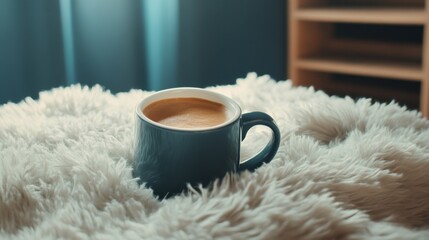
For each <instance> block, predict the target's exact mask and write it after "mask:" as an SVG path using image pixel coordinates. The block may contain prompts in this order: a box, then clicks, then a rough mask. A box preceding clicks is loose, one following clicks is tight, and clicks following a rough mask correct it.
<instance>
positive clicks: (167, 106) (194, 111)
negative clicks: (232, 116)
mask: <svg viewBox="0 0 429 240" xmlns="http://www.w3.org/2000/svg"><path fill="white" fill-rule="evenodd" d="M142 111H143V114H144V115H146V116H147V117H148V118H149V119H151V120H152V121H154V122H157V123H160V124H162V125H166V126H170V127H177V128H185V129H193V128H206V127H213V126H216V125H220V124H222V123H224V122H225V121H226V120H227V119H228V112H227V109H226V107H225V106H224V105H223V104H221V103H217V102H212V101H209V100H206V99H202V98H167V99H163V100H159V101H156V102H153V103H151V104H149V105H148V106H147V107H145V108H144V109H142Z"/></svg>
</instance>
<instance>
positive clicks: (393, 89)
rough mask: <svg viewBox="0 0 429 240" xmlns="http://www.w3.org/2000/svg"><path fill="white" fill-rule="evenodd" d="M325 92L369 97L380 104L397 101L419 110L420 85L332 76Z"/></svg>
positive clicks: (385, 79)
mask: <svg viewBox="0 0 429 240" xmlns="http://www.w3.org/2000/svg"><path fill="white" fill-rule="evenodd" d="M329 76H330V77H329V81H330V84H329V85H328V86H326V87H325V89H324V90H325V91H326V92H327V93H329V94H332V95H341V94H342V95H348V96H351V97H354V98H359V97H369V98H372V99H373V100H374V101H378V102H390V101H392V100H395V101H396V102H398V103H399V104H401V105H406V106H407V107H408V108H411V109H419V100H420V99H419V93H420V83H419V82H412V81H396V80H394V79H388V78H362V77H359V76H351V75H345V74H330V75H329Z"/></svg>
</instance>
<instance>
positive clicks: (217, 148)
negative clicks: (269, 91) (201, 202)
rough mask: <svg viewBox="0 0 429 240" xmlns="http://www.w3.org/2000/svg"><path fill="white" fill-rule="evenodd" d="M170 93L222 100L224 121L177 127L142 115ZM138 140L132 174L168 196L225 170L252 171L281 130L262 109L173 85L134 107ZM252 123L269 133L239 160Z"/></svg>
mask: <svg viewBox="0 0 429 240" xmlns="http://www.w3.org/2000/svg"><path fill="white" fill-rule="evenodd" d="M168 98H201V99H205V100H209V101H212V102H217V103H221V104H223V105H224V106H225V108H226V110H227V111H228V118H227V120H226V121H225V122H224V123H222V124H220V125H217V126H213V127H207V128H196V129H194V128H192V129H187V128H186V129H185V128H176V127H170V126H166V125H163V124H160V123H158V122H155V121H152V120H151V119H149V118H148V117H147V116H145V115H144V114H143V109H144V108H145V107H146V106H148V105H149V104H151V103H153V102H156V101H159V100H163V99H168ZM136 115H137V117H136V128H135V130H136V139H135V145H134V165H133V176H134V177H136V178H139V184H142V183H145V184H146V186H147V187H150V188H152V189H153V191H154V194H155V195H156V196H158V197H161V198H165V197H166V198H168V197H171V196H174V195H176V194H178V193H181V192H182V191H183V190H186V188H187V186H186V185H187V184H188V183H189V184H191V185H193V186H196V185H198V184H202V185H203V186H207V185H208V184H209V183H210V182H212V181H213V180H215V179H217V178H222V177H223V176H224V175H225V174H226V173H228V172H239V171H242V170H250V171H252V170H254V169H256V168H258V167H259V166H261V165H262V164H263V163H268V162H269V161H271V159H272V158H273V157H274V155H275V154H276V152H277V150H278V147H279V143H280V131H279V129H278V127H277V125H276V123H275V122H274V120H273V119H272V118H271V117H270V116H269V115H267V114H266V113H263V112H250V113H244V114H242V113H241V109H240V107H239V105H238V104H237V103H236V102H235V101H234V100H232V99H230V98H228V97H226V96H224V95H222V94H219V93H215V92H212V91H209V90H205V89H200V88H172V89H167V90H163V91H159V92H157V93H154V94H152V95H151V96H149V97H147V98H145V99H143V100H142V101H141V102H140V103H139V104H138V105H137V107H136ZM256 125H265V126H267V127H269V128H270V129H271V130H272V132H273V134H272V136H271V139H270V141H269V142H268V143H267V145H266V146H265V147H264V148H263V149H262V150H261V151H260V152H259V153H257V154H256V155H255V156H253V157H252V158H250V159H248V160H247V161H244V162H242V163H240V145H241V141H242V140H243V139H244V138H245V137H246V134H247V132H248V130H249V129H250V128H251V127H253V126H256Z"/></svg>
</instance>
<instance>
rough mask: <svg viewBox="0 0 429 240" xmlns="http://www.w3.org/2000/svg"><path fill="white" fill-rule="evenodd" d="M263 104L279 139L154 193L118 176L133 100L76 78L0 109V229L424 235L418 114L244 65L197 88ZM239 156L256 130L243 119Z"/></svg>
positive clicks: (428, 166) (426, 214) (257, 140)
mask: <svg viewBox="0 0 429 240" xmlns="http://www.w3.org/2000/svg"><path fill="white" fill-rule="evenodd" d="M211 89H212V90H213V91H217V92H221V93H223V94H225V95H227V96H230V97H231V98H233V99H235V100H236V101H237V102H238V103H239V104H240V105H241V106H242V108H243V110H244V112H247V111H253V110H259V111H265V112H267V113H269V114H270V115H272V116H273V118H274V119H275V120H276V121H277V123H278V125H279V127H280V131H281V133H282V141H281V144H280V148H279V151H278V153H277V155H276V157H275V158H274V160H273V161H272V162H271V163H269V164H266V165H264V166H262V167H260V168H259V169H258V170H257V171H255V172H254V173H249V172H245V173H243V174H241V175H239V176H237V175H233V176H227V177H225V178H224V179H222V180H220V181H218V182H217V184H216V187H215V189H214V190H213V191H207V190H205V189H203V190H202V193H196V192H195V193H192V194H187V195H185V194H183V195H180V196H177V197H175V198H172V199H168V200H163V201H158V200H156V199H155V198H154V197H153V195H152V192H151V190H148V189H146V188H144V186H138V185H137V183H136V180H135V179H133V178H132V176H131V161H132V145H133V141H134V134H133V128H134V111H133V110H134V107H135V105H136V104H137V102H139V101H140V100H141V99H142V98H144V97H145V96H148V95H149V94H151V93H150V92H146V91H141V90H132V91H130V92H127V93H120V94H116V95H112V94H111V93H109V92H108V91H104V90H103V89H102V88H101V87H100V86H95V87H93V88H88V87H81V86H79V85H75V86H71V87H66V88H56V89H53V90H51V91H45V92H42V93H40V99H39V100H37V101H35V100H32V99H30V98H27V99H25V100H24V101H23V102H21V103H19V104H11V103H10V104H5V105H3V106H1V107H0V238H7V239H50V238H51V239H56V238H66V239H140V238H144V239H429V121H427V120H425V119H424V118H422V117H421V116H420V114H419V113H418V112H416V111H409V110H407V109H405V108H403V107H400V106H399V105H397V104H395V103H390V104H380V103H375V104H372V103H371V101H370V100H369V99H361V100H358V101H354V100H352V99H350V98H336V97H329V96H327V95H326V94H324V93H323V92H315V91H314V90H313V89H312V88H304V87H300V88H294V87H292V86H291V82H290V81H280V82H275V81H273V80H272V79H270V78H269V77H268V76H261V77H258V76H256V74H249V75H248V76H247V77H246V78H245V79H238V80H237V84H235V85H230V86H219V87H213V88H211ZM249 134H250V136H249V137H248V139H247V140H246V141H245V142H244V143H243V149H242V154H243V156H244V157H246V156H250V155H252V151H257V149H258V148H259V146H261V145H263V144H264V141H265V140H266V139H267V138H268V136H269V135H270V133H269V131H267V130H266V129H265V128H256V129H255V130H254V131H252V132H251V133H249Z"/></svg>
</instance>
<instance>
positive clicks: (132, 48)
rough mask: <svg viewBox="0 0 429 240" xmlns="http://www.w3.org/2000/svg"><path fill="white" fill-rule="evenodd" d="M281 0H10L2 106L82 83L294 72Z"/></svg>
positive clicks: (0, 79)
mask: <svg viewBox="0 0 429 240" xmlns="http://www.w3.org/2000/svg"><path fill="white" fill-rule="evenodd" d="M285 12H286V6H285V1H283V0H216V1H213V0H180V1H179V0H130V1H124V0H44V1H31V0H2V1H0V104H1V103H5V102H8V101H14V102H18V101H20V100H22V99H23V98H24V97H26V96H31V97H33V98H37V97H38V92H39V91H41V90H47V89H51V88H53V87H58V86H66V85H70V84H75V83H80V84H82V85H90V86H92V85H94V84H100V85H102V86H103V87H105V88H106V89H109V90H111V91H112V92H119V91H128V90H129V89H130V88H141V89H146V90H160V89H164V88H168V87H176V86H197V87H204V86H209V85H220V84H232V83H234V82H235V79H236V78H238V77H243V76H245V75H246V73H247V72H250V71H256V72H258V73H259V74H270V75H271V76H273V77H274V78H277V79H284V78H285V76H286V73H285V68H286V59H285V56H286V48H285V46H286V17H285Z"/></svg>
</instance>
